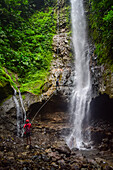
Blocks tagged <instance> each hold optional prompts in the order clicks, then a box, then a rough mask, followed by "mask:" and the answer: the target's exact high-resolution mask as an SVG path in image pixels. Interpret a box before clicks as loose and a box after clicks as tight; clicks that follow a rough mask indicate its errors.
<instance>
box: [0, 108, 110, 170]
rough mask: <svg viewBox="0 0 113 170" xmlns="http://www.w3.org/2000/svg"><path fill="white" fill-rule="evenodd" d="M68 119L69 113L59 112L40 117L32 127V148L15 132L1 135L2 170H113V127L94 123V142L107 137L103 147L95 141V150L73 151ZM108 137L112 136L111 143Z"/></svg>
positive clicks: (0, 165)
mask: <svg viewBox="0 0 113 170" xmlns="http://www.w3.org/2000/svg"><path fill="white" fill-rule="evenodd" d="M68 119H69V116H68V113H66V112H59V111H57V112H54V113H49V112H48V113H46V114H45V115H44V116H42V117H41V116H38V117H36V119H35V120H34V122H33V123H32V135H31V138H32V145H31V146H29V145H26V139H25V138H19V137H17V136H16V135H14V133H13V132H8V131H7V130H6V131H5V132H1V134H0V170H2V169H5V170H10V169H11V170H13V169H22V170H31V169H33V170H34V169H36V170H37V169H39V170H44V169H45V170H46V169H47V170H56V169H61V170H63V169H64V170H66V169H67V170H77V169H78V170H79V169H81V170H85V169H86V170H92V169H95V170H102V169H105V170H111V169H113V148H112V146H113V143H112V142H113V139H112V137H113V134H112V133H113V130H112V129H113V128H112V125H110V124H109V126H108V123H106V124H104V125H103V122H101V123H97V122H95V123H94V122H92V124H91V127H90V128H91V131H92V134H93V138H94V137H95V136H96V135H97V134H98V136H99V134H101V133H104V134H105V136H104V135H103V136H102V140H101V141H98V142H100V144H99V145H98V142H97V143H96V141H95V140H94V146H93V149H89V150H82V151H80V150H77V149H76V148H74V149H72V150H70V149H69V147H68V146H67V144H66V141H65V136H66V134H68V133H69V131H70V124H69V123H67V122H68V121H67V120H68ZM103 126H104V127H103ZM108 130H109V134H108V135H107V132H108ZM6 134H7V135H6ZM108 136H111V137H110V139H108ZM108 142H111V143H109V144H108ZM103 145H104V147H102V146H103ZM108 146H109V148H108Z"/></svg>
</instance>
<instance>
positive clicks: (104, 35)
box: [90, 0, 113, 66]
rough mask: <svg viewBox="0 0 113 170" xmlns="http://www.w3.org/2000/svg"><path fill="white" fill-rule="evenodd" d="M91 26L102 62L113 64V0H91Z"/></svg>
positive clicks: (97, 52)
mask: <svg viewBox="0 0 113 170" xmlns="http://www.w3.org/2000/svg"><path fill="white" fill-rule="evenodd" d="M90 2H91V6H90V27H91V35H92V36H93V39H94V41H95V44H96V51H95V52H96V54H97V55H98V56H99V62H100V63H106V62H109V63H110V65H111V66H113V1H112V0H91V1H90Z"/></svg>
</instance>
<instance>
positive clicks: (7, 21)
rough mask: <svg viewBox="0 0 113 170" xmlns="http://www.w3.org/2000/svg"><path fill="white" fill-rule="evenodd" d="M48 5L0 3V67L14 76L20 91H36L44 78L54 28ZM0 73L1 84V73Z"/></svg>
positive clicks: (40, 1) (13, 0) (15, 0)
mask: <svg viewBox="0 0 113 170" xmlns="http://www.w3.org/2000/svg"><path fill="white" fill-rule="evenodd" d="M50 4H51V6H52V5H53V1H51V0H48V1H45V0H38V1H36V0H31V1H28V0H2V2H1V4H0V8H1V9H0V18H1V20H0V37H1V38H0V44H1V48H0V67H1V70H2V72H3V70H4V69H3V67H4V68H7V70H10V71H11V72H15V73H16V74H17V75H18V77H19V78H18V82H19V83H20V85H21V91H30V92H33V93H36V94H37V93H39V92H40V91H39V88H40V86H41V85H42V84H44V81H45V80H46V77H47V74H48V70H49V67H50V62H51V59H52V38H53V35H54V34H55V31H56V17H55V14H54V11H53V9H52V7H49V8H47V6H48V5H50ZM0 76H1V78H0V81H1V85H2V84H3V83H2V82H3V79H4V78H3V77H4V76H3V77H2V75H0ZM10 80H13V79H10ZM10 80H9V81H10ZM6 81H7V80H6ZM10 82H12V81H10ZM34 88H35V90H34Z"/></svg>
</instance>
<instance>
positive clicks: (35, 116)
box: [31, 90, 56, 123]
mask: <svg viewBox="0 0 113 170" xmlns="http://www.w3.org/2000/svg"><path fill="white" fill-rule="evenodd" d="M55 91H56V90H55ZM55 91H53V93H52V95H51V96H50V97H49V99H48V100H47V101H46V102H45V103H44V104H43V105H42V106H41V107H40V108H39V110H38V111H37V112H36V114H35V116H34V117H33V119H32V121H31V123H32V122H33V121H34V119H35V117H36V116H37V114H38V113H39V112H40V110H41V109H42V108H43V107H44V106H45V104H46V103H47V102H48V101H49V100H50V99H51V97H52V96H53V94H54V92H55Z"/></svg>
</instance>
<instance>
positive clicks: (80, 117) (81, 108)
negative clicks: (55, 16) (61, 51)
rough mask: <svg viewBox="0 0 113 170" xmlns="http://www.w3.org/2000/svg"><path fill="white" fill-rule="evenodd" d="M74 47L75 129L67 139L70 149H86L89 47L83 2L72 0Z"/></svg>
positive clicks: (73, 104)
mask: <svg viewBox="0 0 113 170" xmlns="http://www.w3.org/2000/svg"><path fill="white" fill-rule="evenodd" d="M71 17H72V32H73V34H72V35H73V37H72V38H73V46H74V56H75V76H74V84H75V86H74V89H73V93H72V94H73V95H72V101H71V114H72V117H73V120H74V121H73V128H72V132H71V134H70V136H69V137H68V139H67V144H68V145H69V147H70V148H74V147H76V148H79V149H82V148H84V145H86V144H88V142H89V141H90V132H88V133H87V135H86V136H85V135H84V133H83V130H84V127H83V124H84V123H83V122H84V120H85V122H86V124H88V117H89V115H88V114H89V107H90V101H91V80H90V70H89V46H88V42H87V32H86V20H85V14H84V6H83V0H71Z"/></svg>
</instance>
